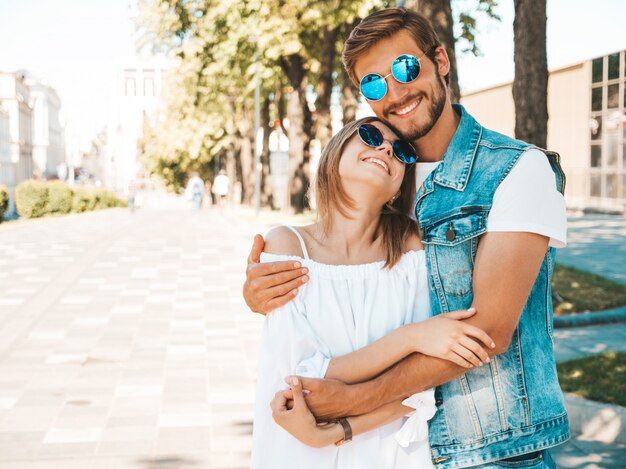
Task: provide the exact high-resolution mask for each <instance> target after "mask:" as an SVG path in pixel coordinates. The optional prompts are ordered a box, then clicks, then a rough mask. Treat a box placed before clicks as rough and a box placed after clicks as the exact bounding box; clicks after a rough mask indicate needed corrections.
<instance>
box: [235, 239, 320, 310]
mask: <svg viewBox="0 0 626 469" xmlns="http://www.w3.org/2000/svg"><path fill="white" fill-rule="evenodd" d="M264 247H265V242H264V241H263V237H262V236H261V235H256V236H255V237H254V243H253V245H252V250H251V251H250V255H249V256H248V267H247V269H246V282H245V283H244V284H243V297H244V299H245V300H246V304H247V305H248V307H249V308H250V309H251V310H252V311H254V312H255V313H261V314H267V313H269V312H270V311H272V310H274V309H276V308H279V307H281V306H283V305H285V304H287V303H288V302H289V301H291V300H292V299H294V298H295V296H296V294H297V293H298V287H301V286H302V285H303V284H304V283H306V281H307V280H308V277H307V273H308V269H307V268H306V267H302V265H301V264H300V262H294V261H280V262H267V263H263V264H261V263H260V262H261V252H263V248H264Z"/></svg>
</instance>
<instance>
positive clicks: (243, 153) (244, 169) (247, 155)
mask: <svg viewBox="0 0 626 469" xmlns="http://www.w3.org/2000/svg"><path fill="white" fill-rule="evenodd" d="M237 125H238V129H237V133H238V137H239V141H240V147H239V148H240V151H239V166H238V167H239V170H240V175H241V179H240V181H241V196H242V197H241V198H242V202H243V203H244V204H248V205H249V204H251V203H252V197H253V195H254V155H253V151H254V128H253V127H252V112H251V109H250V106H249V105H248V103H244V105H243V115H242V118H241V119H240V120H239V122H238V123H237Z"/></svg>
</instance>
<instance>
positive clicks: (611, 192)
mask: <svg viewBox="0 0 626 469" xmlns="http://www.w3.org/2000/svg"><path fill="white" fill-rule="evenodd" d="M604 187H605V191H606V194H605V195H606V197H610V198H611V199H615V198H617V174H607V175H606V176H605V177H604Z"/></svg>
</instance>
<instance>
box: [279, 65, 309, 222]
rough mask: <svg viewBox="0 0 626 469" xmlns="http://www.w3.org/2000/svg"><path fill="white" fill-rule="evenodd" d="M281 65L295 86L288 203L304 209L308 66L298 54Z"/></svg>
mask: <svg viewBox="0 0 626 469" xmlns="http://www.w3.org/2000/svg"><path fill="white" fill-rule="evenodd" d="M281 66H282V68H283V71H284V72H285V75H286V76H287V78H288V79H289V84H290V85H291V87H292V90H291V92H290V93H289V97H288V99H287V117H288V119H289V130H288V132H287V137H288V138H289V152H288V154H289V203H290V207H291V210H292V211H295V212H296V213H301V212H302V211H303V210H304V209H305V208H306V206H307V203H306V192H307V190H308V187H309V143H310V135H311V124H312V121H311V112H310V110H309V106H308V103H307V101H306V82H307V80H306V70H305V68H304V60H303V59H302V57H301V56H300V55H298V54H293V55H290V56H288V57H286V58H284V59H282V60H281Z"/></svg>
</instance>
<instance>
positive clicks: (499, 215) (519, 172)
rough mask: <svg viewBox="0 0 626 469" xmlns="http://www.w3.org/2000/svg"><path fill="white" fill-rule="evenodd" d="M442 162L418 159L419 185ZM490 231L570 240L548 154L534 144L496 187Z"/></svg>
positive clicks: (553, 241)
mask: <svg viewBox="0 0 626 469" xmlns="http://www.w3.org/2000/svg"><path fill="white" fill-rule="evenodd" d="M440 163H441V162H440V161H437V162H434V163H416V169H415V171H416V179H417V188H418V189H419V187H420V186H421V185H422V183H423V182H424V180H425V179H426V178H427V177H428V176H429V175H430V173H432V172H433V171H434V170H435V168H436V167H437V166H439V164H440ZM487 231H488V232H495V231H508V232H527V233H537V234H540V235H543V236H547V237H549V238H550V247H555V248H562V247H565V246H566V244H567V216H566V212H565V198H564V197H563V195H562V194H561V193H560V192H559V191H558V190H557V188H556V177H555V175H554V172H553V171H552V168H551V166H550V162H549V161H548V158H547V157H546V155H545V154H544V153H543V152H541V151H540V150H537V149H536V148H531V149H529V150H526V151H525V152H524V154H523V155H522V156H520V158H519V160H518V162H517V164H516V165H515V166H514V167H513V169H512V170H511V172H510V173H509V174H508V175H507V176H506V177H505V178H504V180H503V181H502V183H500V185H499V186H498V188H497V189H496V193H495V195H494V197H493V205H492V207H491V211H490V212H489V216H488V217H487Z"/></svg>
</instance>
